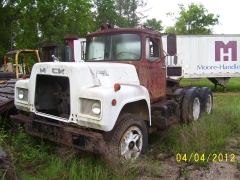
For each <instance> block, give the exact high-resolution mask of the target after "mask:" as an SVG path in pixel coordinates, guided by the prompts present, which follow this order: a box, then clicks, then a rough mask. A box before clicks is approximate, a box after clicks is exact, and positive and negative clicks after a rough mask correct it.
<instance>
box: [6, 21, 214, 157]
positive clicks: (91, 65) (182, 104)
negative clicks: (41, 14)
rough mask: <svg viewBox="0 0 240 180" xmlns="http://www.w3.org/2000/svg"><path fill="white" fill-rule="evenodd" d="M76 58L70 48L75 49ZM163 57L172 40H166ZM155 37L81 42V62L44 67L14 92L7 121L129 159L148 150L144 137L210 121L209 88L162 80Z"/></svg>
mask: <svg viewBox="0 0 240 180" xmlns="http://www.w3.org/2000/svg"><path fill="white" fill-rule="evenodd" d="M75 51H76V49H75ZM168 54H169V55H171V56H173V55H174V54H176V38H175V36H174V35H170V36H169V37H168ZM166 56H167V54H166V53H165V52H164V51H163V48H162V39H161V35H160V34H158V33H156V32H154V31H152V30H149V29H139V28H114V26H112V25H107V24H105V25H103V26H102V27H101V30H99V31H96V32H94V33H90V34H88V35H87V36H86V54H85V62H82V61H79V62H46V63H38V64H35V65H34V66H33V70H32V74H31V77H30V78H29V79H25V80H19V81H18V82H17V83H16V86H15V106H16V107H17V109H19V110H21V111H24V112H29V116H26V115H22V114H18V115H13V116H11V117H12V120H13V122H14V123H15V124H19V125H23V126H24V128H25V130H26V132H27V133H29V134H31V135H34V136H39V137H42V138H46V139H49V140H52V141H56V142H60V143H63V144H66V145H69V146H73V147H74V148H78V149H81V150H86V151H91V152H94V153H105V152H106V147H107V149H108V147H116V148H115V150H111V153H113V154H114V155H116V156H117V155H120V156H121V157H123V158H125V159H131V158H136V157H138V156H139V155H140V154H144V153H145V152H146V150H147V144H148V133H150V132H152V131H154V130H157V129H164V128H167V127H169V126H171V125H173V124H175V123H179V122H186V123H190V122H192V121H196V120H198V119H199V117H200V113H202V112H203V111H206V112H207V114H210V113H211V111H212V106H213V98H212V92H211V89H209V88H207V87H204V88H198V87H191V86H185V87H181V86H180V85H179V82H178V81H177V80H173V79H169V78H167V77H166V64H165V57H166Z"/></svg>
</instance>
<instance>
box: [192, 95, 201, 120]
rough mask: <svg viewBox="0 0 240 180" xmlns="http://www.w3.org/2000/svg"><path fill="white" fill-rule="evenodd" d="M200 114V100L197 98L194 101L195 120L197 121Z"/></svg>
mask: <svg viewBox="0 0 240 180" xmlns="http://www.w3.org/2000/svg"><path fill="white" fill-rule="evenodd" d="M199 114H200V101H199V98H195V99H194V101H193V120H194V121H197V120H198V118H199Z"/></svg>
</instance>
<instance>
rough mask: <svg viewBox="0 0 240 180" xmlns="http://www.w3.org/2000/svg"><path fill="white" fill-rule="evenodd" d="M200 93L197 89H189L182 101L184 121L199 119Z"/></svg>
mask: <svg viewBox="0 0 240 180" xmlns="http://www.w3.org/2000/svg"><path fill="white" fill-rule="evenodd" d="M200 107H201V103H200V94H199V92H198V90H196V89H194V88H193V89H188V90H187V91H186V93H185V96H184V98H183V103H182V118H183V122H185V123H190V122H192V121H197V120H198V119H199V117H200Z"/></svg>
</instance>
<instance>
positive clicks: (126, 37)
mask: <svg viewBox="0 0 240 180" xmlns="http://www.w3.org/2000/svg"><path fill="white" fill-rule="evenodd" d="M140 59H141V38H140V36H139V35H137V34H116V35H108V36H99V37H91V38H88V39H87V44H86V60H85V61H103V60H130V61H132V60H133V61H135V60H140Z"/></svg>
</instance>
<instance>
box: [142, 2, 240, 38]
mask: <svg viewBox="0 0 240 180" xmlns="http://www.w3.org/2000/svg"><path fill="white" fill-rule="evenodd" d="M147 2H148V5H147V7H148V8H151V9H150V10H149V11H148V12H146V13H145V14H146V15H148V17H147V19H152V18H156V19H157V20H162V25H163V26H164V27H167V26H173V25H174V22H173V21H172V20H171V18H170V17H167V15H166V13H167V12H173V13H175V14H177V12H179V7H178V4H180V3H182V4H183V5H184V7H185V8H186V9H187V8H188V5H189V4H190V3H194V4H200V3H201V4H202V5H203V6H204V7H205V9H207V10H208V13H212V14H214V15H217V14H219V15H220V17H219V19H218V20H219V23H220V24H219V25H216V26H213V34H240V23H239V20H238V18H239V15H240V5H239V2H240V1H239V0H147Z"/></svg>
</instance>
